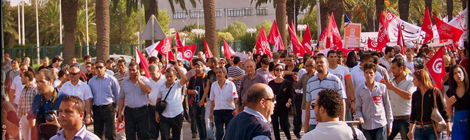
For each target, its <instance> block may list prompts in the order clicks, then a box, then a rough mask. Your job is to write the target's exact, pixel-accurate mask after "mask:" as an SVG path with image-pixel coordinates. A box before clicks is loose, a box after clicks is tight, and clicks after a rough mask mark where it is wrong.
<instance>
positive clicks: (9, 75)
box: [5, 69, 20, 82]
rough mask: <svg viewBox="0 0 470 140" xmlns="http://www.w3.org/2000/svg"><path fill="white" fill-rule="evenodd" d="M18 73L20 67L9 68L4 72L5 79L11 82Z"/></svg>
mask: <svg viewBox="0 0 470 140" xmlns="http://www.w3.org/2000/svg"><path fill="white" fill-rule="evenodd" d="M19 75H20V69H18V70H13V69H12V70H10V71H8V72H7V73H6V79H5V80H10V82H12V81H13V80H14V79H15V77H16V76H19Z"/></svg>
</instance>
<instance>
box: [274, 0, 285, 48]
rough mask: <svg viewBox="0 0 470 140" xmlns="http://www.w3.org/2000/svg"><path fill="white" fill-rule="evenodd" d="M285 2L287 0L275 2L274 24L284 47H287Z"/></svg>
mask: <svg viewBox="0 0 470 140" xmlns="http://www.w3.org/2000/svg"><path fill="white" fill-rule="evenodd" d="M286 2H287V0H276V24H277V27H278V29H279V33H280V34H281V38H282V42H284V44H285V45H287V30H286V23H287V21H286Z"/></svg>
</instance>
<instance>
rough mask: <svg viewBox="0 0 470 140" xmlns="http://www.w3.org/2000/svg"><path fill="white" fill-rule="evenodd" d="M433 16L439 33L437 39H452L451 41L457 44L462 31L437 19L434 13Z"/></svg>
mask: <svg viewBox="0 0 470 140" xmlns="http://www.w3.org/2000/svg"><path fill="white" fill-rule="evenodd" d="M433 16H434V21H435V22H436V27H437V32H438V33H439V39H452V42H454V44H457V42H458V41H459V39H460V36H462V34H463V31H462V30H460V29H458V28H455V27H454V26H452V25H449V24H447V23H445V22H444V21H442V20H440V19H438V18H437V17H436V15H433Z"/></svg>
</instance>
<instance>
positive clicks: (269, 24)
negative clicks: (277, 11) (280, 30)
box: [255, 20, 273, 38]
mask: <svg viewBox="0 0 470 140" xmlns="http://www.w3.org/2000/svg"><path fill="white" fill-rule="evenodd" d="M261 26H263V28H264V34H265V35H266V37H268V35H269V31H271V27H272V26H273V22H272V21H269V20H264V21H263V23H261V24H258V25H256V33H255V34H256V38H258V35H259V31H261Z"/></svg>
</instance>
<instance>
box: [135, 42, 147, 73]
mask: <svg viewBox="0 0 470 140" xmlns="http://www.w3.org/2000/svg"><path fill="white" fill-rule="evenodd" d="M136 51H137V55H138V56H137V57H136V59H135V62H136V63H137V64H139V65H140V69H141V70H143V71H145V77H147V78H150V74H149V70H148V67H149V62H148V61H147V59H145V57H144V55H142V53H140V51H139V50H137V49H136Z"/></svg>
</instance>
